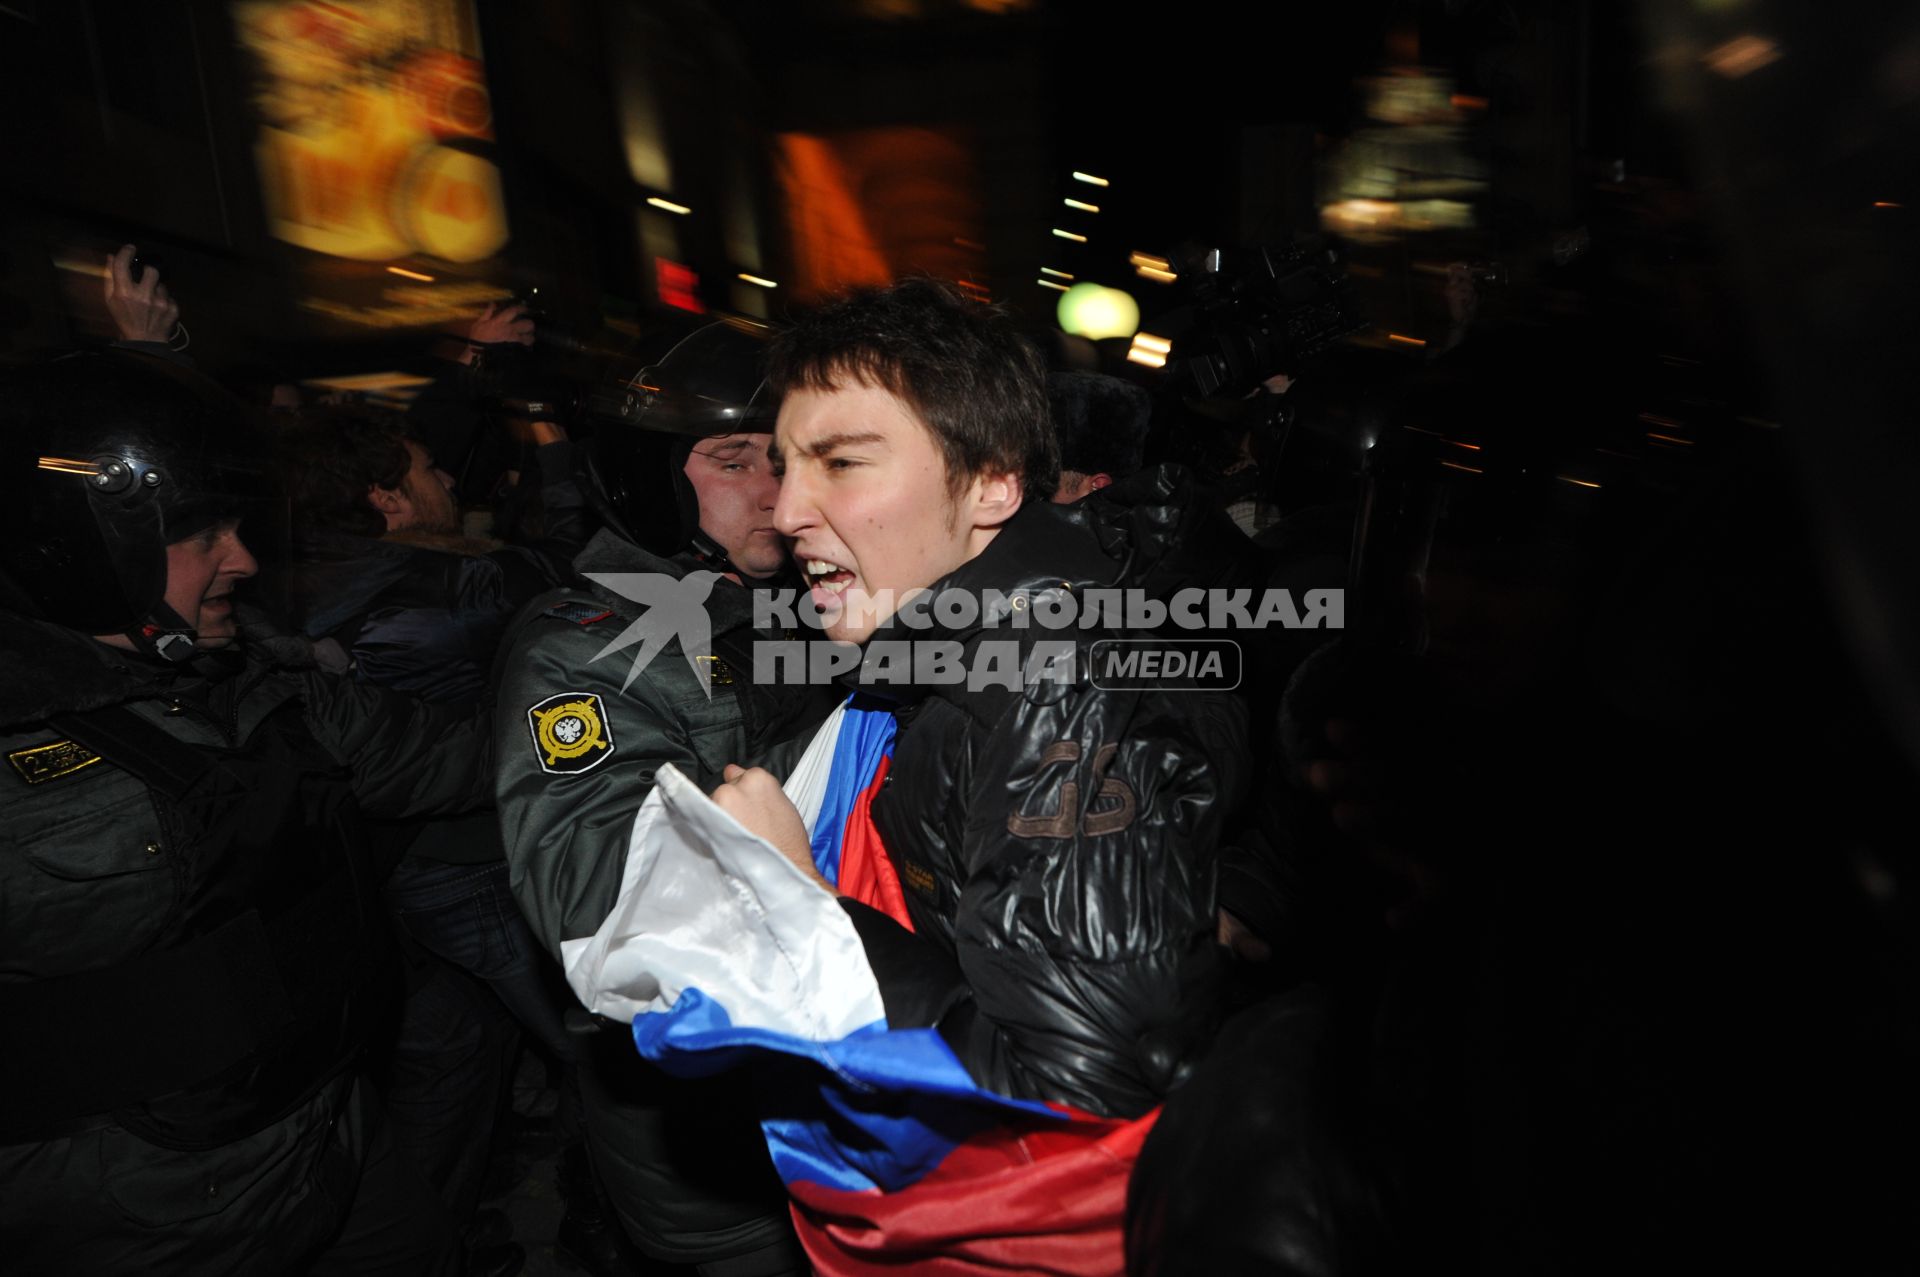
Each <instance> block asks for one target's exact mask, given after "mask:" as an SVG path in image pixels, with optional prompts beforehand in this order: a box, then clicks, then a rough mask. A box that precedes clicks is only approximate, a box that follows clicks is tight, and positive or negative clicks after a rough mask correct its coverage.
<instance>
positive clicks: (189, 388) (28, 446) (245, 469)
mask: <svg viewBox="0 0 1920 1277" xmlns="http://www.w3.org/2000/svg"><path fill="white" fill-rule="evenodd" d="M283 506H284V502H281V501H279V500H277V484H276V482H275V478H274V474H273V469H272V466H271V460H270V457H269V454H268V451H267V449H266V447H265V446H264V444H263V442H262V440H261V438H260V434H259V432H258V431H257V430H252V429H249V428H248V425H247V421H246V417H245V410H244V408H243V407H242V406H241V404H240V402H239V401H238V400H236V399H234V398H233V397H232V396H231V395H229V394H227V393H226V392H225V391H224V390H222V389H221V388H220V387H219V386H217V385H216V384H214V383H213V382H211V381H209V380H207V379H206V378H205V377H202V376H200V375H199V374H197V373H195V372H192V371H190V370H188V369H185V368H181V367H177V366H175V365H173V364H170V363H167V362H166V361H164V360H160V359H155V358H152V357H150V356H146V355H138V354H133V353H130V352H124V351H106V352H86V353H67V354H60V355H54V356H42V357H39V358H35V359H33V360H31V361H29V362H12V363H7V364H4V365H0V527H4V539H3V540H0V577H4V582H3V583H0V591H3V592H4V595H5V599H4V601H5V604H6V605H7V606H10V607H13V608H15V609H17V610H19V611H21V612H23V613H25V614H28V615H32V616H37V617H39V618H41V619H43V620H47V621H52V622H53V623H55V624H57V625H63V626H66V627H68V628H70V629H75V630H79V631H80V632H81V633H83V634H113V633H125V634H127V635H128V636H129V637H130V638H132V639H133V640H134V642H135V645H136V646H138V647H141V648H143V649H145V650H147V651H150V652H157V653H159V654H160V655H163V656H166V657H168V658H169V659H173V660H184V659H186V658H187V657H188V656H191V655H192V654H193V650H194V649H193V637H194V636H193V631H192V629H191V628H190V626H189V624H188V622H187V621H186V620H185V619H183V618H182V617H180V616H179V615H178V614H177V613H175V612H174V611H173V610H172V609H171V608H169V607H168V606H167V604H166V601H165V596H166V590H167V546H168V545H170V544H172V543H173V542H176V541H181V540H184V539H186V538H188V537H191V536H193V535H194V534H196V533H199V532H204V531H205V530H206V529H208V528H210V527H212V526H213V525H215V524H216V523H219V522H221V521H222V520H225V519H242V520H243V521H244V522H245V523H246V524H247V526H248V533H247V535H248V538H249V541H250V542H251V543H252V545H253V548H254V549H255V550H256V552H257V551H258V550H259V549H260V548H261V545H262V542H263V541H266V540H271V539H272V538H273V536H274V535H275V530H274V525H275V524H276V523H278V522H284V520H283V519H278V520H276V519H263V518H261V517H260V516H261V514H262V513H270V512H272V511H274V510H277V509H280V508H282V507H283Z"/></svg>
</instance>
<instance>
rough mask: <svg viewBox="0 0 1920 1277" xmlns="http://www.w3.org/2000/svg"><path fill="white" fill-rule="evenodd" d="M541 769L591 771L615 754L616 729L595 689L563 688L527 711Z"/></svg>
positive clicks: (560, 773) (555, 772)
mask: <svg viewBox="0 0 1920 1277" xmlns="http://www.w3.org/2000/svg"><path fill="white" fill-rule="evenodd" d="M527 728H528V730H530V731H531V732H532V733H533V748H534V753H535V754H536V755H537V756H538V757H539V759H540V770H541V771H544V772H551V773H552V774H553V775H555V776H567V775H571V774H573V773H574V772H584V771H591V770H592V769H593V768H595V767H598V766H599V765H600V764H601V763H604V762H606V761H607V759H609V758H611V757H613V730H612V729H611V728H609V727H608V726H607V719H606V713H605V710H604V709H603V707H602V706H601V703H600V698H599V697H598V696H595V695H594V694H593V693H592V692H561V693H560V694H559V695H557V696H549V697H547V699H546V700H544V701H541V702H540V703H539V704H538V705H535V706H533V707H532V708H531V709H529V710H528V711H527Z"/></svg>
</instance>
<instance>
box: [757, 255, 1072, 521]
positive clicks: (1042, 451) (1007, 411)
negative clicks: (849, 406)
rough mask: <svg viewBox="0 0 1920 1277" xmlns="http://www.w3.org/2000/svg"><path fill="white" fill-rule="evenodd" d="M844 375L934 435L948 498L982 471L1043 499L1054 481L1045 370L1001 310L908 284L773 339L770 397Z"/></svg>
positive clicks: (852, 300) (938, 285) (858, 296)
mask: <svg viewBox="0 0 1920 1277" xmlns="http://www.w3.org/2000/svg"><path fill="white" fill-rule="evenodd" d="M842 379H851V380H852V381H854V382H857V383H859V384H861V385H866V386H877V387H879V388H881V389H883V390H885V391H887V392H888V393H890V394H892V395H893V396H894V397H895V398H896V399H898V400H900V401H901V402H902V403H903V404H905V405H906V406H907V407H908V408H909V409H911V410H912V411H913V413H914V415H915V416H917V417H918V418H919V419H920V422H921V424H923V425H925V426H926V427H927V429H928V430H930V431H932V432H933V436H934V438H935V439H936V440H937V441H938V442H939V445H940V451H941V455H942V456H943V457H944V458H945V460H946V464H947V484H948V487H949V488H950V489H951V490H952V491H954V492H955V493H957V492H959V490H960V489H961V487H962V486H964V485H965V483H966V481H967V480H969V479H971V478H973V477H975V476H976V475H979V474H983V473H986V472H989V471H998V472H1002V473H1006V474H1012V475H1017V476H1019V478H1020V480H1021V486H1022V488H1023V489H1024V491H1025V492H1026V494H1027V495H1028V496H1029V497H1031V498H1032V499H1034V500H1040V501H1044V500H1046V499H1047V497H1048V496H1050V495H1051V494H1052V492H1053V490H1054V488H1055V487H1056V486H1057V485H1058V484H1059V482H1060V452H1059V448H1058V447H1057V445H1056V444H1055V442H1054V436H1053V430H1052V427H1051V426H1050V425H1049V423H1048V415H1047V380H1046V365H1045V364H1044V363H1043V362H1042V361H1041V358H1040V353H1039V352H1038V351H1037V350H1035V349H1034V347H1033V344H1032V343H1031V342H1029V341H1027V340H1026V339H1025V338H1023V337H1021V336H1020V335H1019V334H1018V333H1017V332H1015V331H1014V328H1013V326H1012V324H1010V323H1009V322H1007V318H1006V316H1005V314H1004V313H1003V312H1001V311H1000V310H999V309H997V308H996V307H992V306H987V305H984V304H982V303H980V302H976V301H974V300H973V299H971V298H969V297H968V296H967V295H966V294H964V293H962V292H961V291H960V290H959V289H958V288H956V287H954V286H953V285H952V284H949V283H946V282H944V281H941V280H936V279H910V280H906V281H905V282H903V283H899V284H895V285H894V286H893V287H892V288H888V289H880V290H867V291H862V292H856V293H852V294H849V295H848V296H846V297H844V298H842V299H840V300H839V301H836V302H833V303H831V304H829V305H827V306H824V307H822V308H820V309H819V310H817V311H814V312H813V313H811V314H809V315H807V316H805V317H804V318H802V319H801V320H800V321H799V322H798V323H796V324H794V325H793V326H792V327H791V328H789V329H787V330H786V332H784V333H782V334H781V335H780V336H779V337H778V338H776V339H775V341H774V345H773V352H772V356H771V359H770V361H769V365H768V369H767V380H768V383H769V384H770V385H771V387H772V388H773V390H774V392H775V394H776V395H785V394H786V393H787V392H788V391H792V390H829V389H833V388H835V387H837V386H838V385H840V383H841V381H842Z"/></svg>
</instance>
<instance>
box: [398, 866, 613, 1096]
mask: <svg viewBox="0 0 1920 1277" xmlns="http://www.w3.org/2000/svg"><path fill="white" fill-rule="evenodd" d="M387 899H388V900H389V901H390V902H391V903H392V905H393V908H394V912H395V914H396V915H397V916H398V917H399V919H400V923H401V925H402V926H404V927H405V928H406V929H407V934H408V935H410V936H412V937H413V939H414V940H415V941H417V942H418V943H419V945H420V946H421V947H422V948H423V949H426V950H427V951H428V952H429V953H432V954H434V955H435V956H436V957H440V958H443V959H445V960H446V961H448V962H451V963H452V964H453V965H454V966H456V967H459V968H460V969H461V970H463V971H465V972H466V973H467V974H469V975H471V976H473V977H474V978H475V979H478V980H482V981H485V982H486V984H487V986H488V987H489V988H491V989H492V990H493V992H494V994H495V995H496V996H497V997H498V998H499V999H500V1001H501V1002H502V1003H503V1004H505V1006H506V1008H507V1010H508V1012H510V1013H511V1014H512V1016H513V1018H514V1019H515V1020H517V1021H519V1023H520V1026H521V1028H523V1029H524V1030H526V1032H527V1033H528V1034H529V1035H531V1036H532V1037H533V1039H534V1040H535V1041H536V1042H538V1043H540V1045H541V1046H542V1047H543V1048H545V1050H546V1051H547V1052H548V1053H549V1054H551V1055H552V1056H554V1057H555V1058H556V1059H558V1060H559V1061H561V1062H562V1063H563V1064H569V1065H571V1064H573V1063H575V1062H576V1053H577V1049H578V1048H577V1047H576V1046H575V1045H574V1042H573V1038H572V1035H571V1034H569V1033H568V1032H567V1031H566V1027H565V1022H564V1019H563V1016H564V1014H565V1011H564V1007H563V1004H562V1002H561V1000H560V996H559V994H558V992H557V990H556V989H555V986H554V980H555V977H556V974H557V972H556V970H555V969H554V968H553V967H552V959H550V958H548V957H547V955H546V954H545V953H544V952H542V951H541V949H540V942H539V941H538V940H537V939H535V938H534V934H533V929H532V928H530V927H528V926H527V922H526V919H525V918H523V917H521V916H520V907H519V906H518V905H516V904H515V903H514V900H513V893H512V892H511V891H510V890H509V889H508V887H507V865H506V862H505V861H501V860H496V861H492V862H490V863H485V864H477V865H457V864H447V863H444V862H442V861H437V860H428V859H426V858H425V857H422V856H405V857H402V858H401V860H400V864H399V866H398V867H397V868H395V869H394V871H393V877H392V878H390V879H389V880H388V883H387Z"/></svg>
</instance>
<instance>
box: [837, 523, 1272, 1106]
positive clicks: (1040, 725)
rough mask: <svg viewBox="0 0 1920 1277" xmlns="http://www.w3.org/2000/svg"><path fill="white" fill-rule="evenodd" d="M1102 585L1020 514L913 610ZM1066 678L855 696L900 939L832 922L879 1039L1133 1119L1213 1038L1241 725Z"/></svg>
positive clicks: (1194, 702)
mask: <svg viewBox="0 0 1920 1277" xmlns="http://www.w3.org/2000/svg"><path fill="white" fill-rule="evenodd" d="M1122 573H1123V569H1122V567H1121V566H1120V565H1119V564H1117V563H1116V562H1115V560H1114V559H1112V558H1110V557H1109V556H1108V555H1107V554H1106V553H1104V552H1103V551H1102V548H1101V545H1100V543H1099V541H1098V540H1097V539H1096V538H1095V537H1094V536H1093V535H1092V534H1091V533H1090V532H1089V530H1088V528H1087V525H1086V523H1085V521H1084V520H1083V519H1080V518H1076V516H1074V515H1073V514H1072V513H1070V512H1067V511H1065V510H1063V509H1062V508H1060V507H1055V506H1050V505H1030V506H1028V507H1026V508H1024V509H1022V510H1021V511H1020V512H1019V513H1018V514H1017V515H1016V516H1015V517H1014V518H1013V519H1012V520H1011V521H1009V523H1008V524H1007V525H1006V527H1005V528H1004V529H1002V531H1001V533H1000V535H999V536H997V537H996V538H995V539H994V540H993V542H992V543H991V544H990V545H989V546H988V547H987V549H986V550H985V551H984V552H983V553H981V554H980V555H979V556H977V557H976V558H974V559H972V560H970V561H968V562H967V563H965V564H963V565H962V566H961V567H960V568H959V569H958V570H956V571H955V572H954V573H953V574H952V575H951V576H949V577H948V578H947V579H946V580H945V581H943V582H940V583H939V584H937V585H935V586H934V591H935V592H936V593H937V592H938V591H940V590H943V589H949V588H954V589H962V590H967V591H971V592H976V593H978V592H982V591H986V590H998V591H1001V592H1003V593H1004V594H1005V595H1007V596H1009V598H1011V597H1014V596H1026V597H1028V598H1031V597H1032V596H1034V595H1035V594H1038V593H1041V592H1044V591H1047V590H1060V589H1063V588H1064V589H1071V590H1083V589H1085V588H1089V587H1110V586H1114V585H1116V584H1119V583H1120V581H1121V577H1122ZM1002 619H1004V617H1003V618H1002ZM898 620H899V618H896V623H897V622H898ZM887 637H893V638H903V639H914V640H948V641H953V642H958V643H959V644H961V646H962V648H963V649H964V650H965V651H966V652H967V654H968V656H969V657H971V656H972V655H973V654H974V653H975V652H977V651H978V649H979V646H980V644H982V643H983V642H987V641H1004V640H1008V639H1014V640H1017V641H1018V642H1019V643H1020V644H1021V645H1022V650H1023V652H1024V651H1027V650H1030V649H1031V647H1032V645H1034V644H1036V643H1039V642H1044V641H1049V640H1058V639H1061V638H1072V639H1073V640H1074V642H1075V643H1076V644H1077V645H1078V646H1079V648H1080V653H1081V656H1082V657H1083V658H1084V655H1085V649H1086V647H1087V646H1088V645H1090V644H1091V643H1092V642H1093V641H1095V640H1097V639H1100V638H1107V637H1112V634H1111V633H1110V632H1106V631H1101V630H1097V629H1090V630H1080V629H1076V630H1071V631H1050V630H1045V629H1038V628H1035V629H1009V628H1005V627H1004V626H996V625H989V624H986V623H984V621H983V622H982V623H979V624H974V625H971V626H967V627H963V628H959V629H955V628H950V627H943V626H940V625H938V624H937V623H936V624H935V626H934V628H933V629H931V630H927V629H913V630H904V631H903V632H901V633H898V634H891V633H887V632H883V633H882V634H881V635H877V636H876V639H879V638H887ZM874 650H875V649H874V648H873V647H872V646H871V645H869V648H868V651H869V653H870V654H871V653H872V652H873V651H874ZM1075 675H1076V677H1075V678H1074V680H1073V681H1071V682H1065V681H1061V682H1037V683H1032V684H1028V685H1025V686H1024V687H1022V688H1021V689H1020V690H1012V689H1007V688H1003V687H999V686H976V687H974V688H973V689H971V690H970V689H969V686H968V685H967V683H965V682H961V683H958V684H943V685H935V686H925V687H919V686H901V685H899V684H882V683H878V682H874V681H871V680H869V682H868V683H867V685H866V688H865V690H867V691H869V692H871V693H872V694H874V695H876V696H880V697H882V698H883V699H886V700H889V701H891V702H893V703H894V704H895V706H896V708H895V717H896V719H897V721H898V723H899V726H900V735H899V738H898V740H897V742H896V745H895V749H894V755H893V762H892V766H891V770H890V773H889V776H888V779H887V781H886V782H885V784H884V787H883V789H882V791H881V793H880V794H879V795H878V796H877V798H876V800H875V802H874V804H873V818H874V822H875V825H876V827H877V828H878V830H879V832H880V835H881V838H882V839H883V840H884V842H885V843H886V846H887V850H888V853H889V854H890V856H891V857H892V859H893V861H894V863H895V866H896V868H897V869H898V871H899V874H900V879H901V883H902V885H903V886H904V888H905V889H906V894H907V902H908V909H909V912H910V915H911V917H912V920H913V923H914V931H912V932H909V931H907V930H906V929H905V928H903V927H901V926H899V925H898V924H896V923H894V922H893V921H891V920H890V919H888V918H886V917H885V916H884V915H882V914H879V913H877V912H875V911H873V910H870V909H866V908H864V907H863V906H860V905H857V904H852V903H849V904H848V905H847V908H848V911H849V912H850V913H851V914H853V916H854V921H855V925H856V926H857V927H858V928H859V930H860V933H861V938H862V940H863V941H864V942H865V944H866V948H867V955H868V958H869V960H870V962H871V964H872V966H873V969H874V973H875V975H876V977H877V978H878V980H879V982H880V988H881V994H882V997H883V998H884V1000H885V1003H886V1010H887V1019H888V1022H889V1023H890V1024H891V1025H893V1026H894V1027H896V1028H905V1027H915V1026H925V1025H937V1026H938V1027H939V1029H940V1030H941V1032H942V1034H943V1035H944V1036H945V1037H946V1038H947V1040H948V1041H949V1043H951V1045H952V1046H953V1048H954V1050H955V1051H956V1052H957V1053H958V1054H959V1056H960V1058H961V1060H962V1061H963V1062H964V1063H965V1064H966V1065H967V1067H968V1069H969V1070H970V1071H971V1072H972V1073H973V1075H974V1077H975V1078H976V1079H977V1080H978V1081H980V1082H981V1083H982V1084H984V1085H987V1086H990V1087H993V1088H995V1089H997V1090H1000V1091H1002V1092H1003V1093H1006V1094H1010V1095H1015V1096H1021V1097H1030V1098H1037V1099H1043V1100H1052V1101H1060V1102H1065V1103H1068V1104H1071V1105H1074V1106H1076V1107H1079V1108H1082V1109H1085V1110H1088V1111H1091V1112H1094V1113H1099V1114H1103V1115H1134V1114H1138V1113H1141V1112H1144V1111H1146V1110H1147V1109H1149V1108H1151V1107H1152V1106H1153V1105H1155V1104H1157V1103H1158V1102H1159V1101H1160V1100H1161V1098H1162V1097H1164V1096H1165V1095H1166V1094H1167V1093H1168V1092H1169V1091H1170V1090H1172V1089H1173V1088H1174V1087H1175V1086H1177V1085H1178V1084H1179V1083H1180V1082H1181V1081H1182V1080H1183V1078H1184V1077H1185V1075H1186V1073H1187V1072H1188V1071H1189V1070H1190V1069H1191V1067H1192V1066H1193V1064H1194V1063H1195V1062H1197V1060H1198V1058H1199V1056H1200V1054H1201V1053H1202V1052H1203V1051H1204V1049H1205V1047H1206V1045H1207V1043H1208V1042H1209V1040H1210V1039H1211V1036H1212V1033H1213V1030H1214V1026H1215V1023H1216V1019H1217V1005H1216V1004H1217V997H1216V993H1217V990H1218V987H1219V984H1220V979H1221V951H1220V950H1219V949H1218V947H1217V946H1216V945H1215V943H1214V939H1213V936H1214V930H1215V906H1214V876H1215V862H1214V856H1215V845H1216V842H1217V840H1218V838H1219V835H1220V832H1221V826H1222V823H1223V821H1224V819H1225V817H1226V814H1227V813H1228V812H1229V811H1230V810H1231V809H1232V807H1233V806H1234V804H1235V799H1236V798H1237V796H1238V793H1239V791H1240V789H1241V787H1242V785H1243V783H1244V778H1245V776H1246V775H1247V773H1248V764H1247V759H1246V745H1245V740H1246V735H1245V711H1244V708H1243V707H1242V706H1241V704H1240V703H1239V702H1238V701H1237V700H1236V699H1234V698H1233V697H1231V696H1229V695H1224V694H1219V693H1200V692H1191V691H1173V690H1144V691H1106V690H1101V689H1099V688H1095V687H1093V686H1092V685H1091V684H1090V683H1089V682H1088V679H1087V666H1086V662H1085V660H1084V659H1081V660H1080V661H1079V662H1077V665H1076V670H1075Z"/></svg>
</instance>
